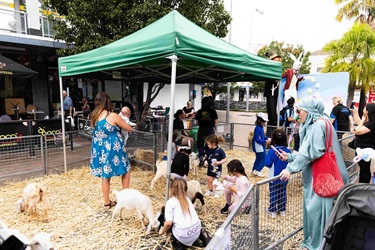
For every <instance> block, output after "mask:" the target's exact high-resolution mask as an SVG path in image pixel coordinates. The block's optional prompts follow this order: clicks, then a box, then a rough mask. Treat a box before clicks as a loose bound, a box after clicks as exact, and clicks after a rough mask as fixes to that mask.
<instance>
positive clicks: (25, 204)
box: [17, 182, 49, 217]
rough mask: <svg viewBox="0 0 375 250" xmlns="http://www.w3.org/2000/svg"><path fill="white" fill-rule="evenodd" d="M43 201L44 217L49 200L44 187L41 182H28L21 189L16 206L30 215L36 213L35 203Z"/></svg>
mask: <svg viewBox="0 0 375 250" xmlns="http://www.w3.org/2000/svg"><path fill="white" fill-rule="evenodd" d="M38 203H43V205H44V214H45V217H47V215H48V208H49V201H48V197H47V193H46V188H45V187H44V186H43V185H42V184H41V183H35V182H33V183H30V184H28V185H27V186H26V187H25V189H24V190H23V194H22V197H21V198H20V199H19V200H18V201H17V207H18V209H19V210H20V211H21V212H24V211H26V213H27V214H29V215H31V214H34V213H36V205H37V204H38Z"/></svg>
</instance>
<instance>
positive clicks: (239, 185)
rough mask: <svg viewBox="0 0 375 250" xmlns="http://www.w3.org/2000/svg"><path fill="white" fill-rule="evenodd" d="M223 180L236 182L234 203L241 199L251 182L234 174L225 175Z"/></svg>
mask: <svg viewBox="0 0 375 250" xmlns="http://www.w3.org/2000/svg"><path fill="white" fill-rule="evenodd" d="M225 180H227V181H230V182H233V183H234V182H235V183H236V189H237V193H236V194H233V195H234V203H237V202H239V201H240V200H241V198H242V196H243V195H245V194H246V191H247V190H248V189H249V187H250V185H251V183H250V181H249V179H248V178H247V177H246V176H244V175H242V176H240V177H236V176H225Z"/></svg>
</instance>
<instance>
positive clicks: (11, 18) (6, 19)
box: [0, 8, 55, 37]
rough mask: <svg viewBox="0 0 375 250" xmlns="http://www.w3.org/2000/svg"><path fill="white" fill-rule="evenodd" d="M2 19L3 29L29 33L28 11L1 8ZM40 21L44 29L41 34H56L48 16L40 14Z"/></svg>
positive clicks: (11, 31) (50, 35) (1, 26)
mask: <svg viewBox="0 0 375 250" xmlns="http://www.w3.org/2000/svg"><path fill="white" fill-rule="evenodd" d="M0 20H1V22H0V30H1V31H7V32H9V33H18V34H26V35H29V28H28V23H27V13H26V12H23V11H16V10H7V9H1V8H0ZM39 23H40V30H41V31H42V32H41V36H43V37H52V36H53V35H54V34H55V31H54V30H53V29H52V23H51V22H49V21H48V19H47V17H46V16H39Z"/></svg>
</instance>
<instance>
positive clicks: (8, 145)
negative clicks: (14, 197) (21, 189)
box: [0, 135, 44, 185]
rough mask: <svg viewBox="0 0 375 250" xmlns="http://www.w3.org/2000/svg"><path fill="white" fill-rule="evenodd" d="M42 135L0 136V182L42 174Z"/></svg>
mask: <svg viewBox="0 0 375 250" xmlns="http://www.w3.org/2000/svg"><path fill="white" fill-rule="evenodd" d="M41 145H42V137H41V136H39V135H36V136H15V137H11V138H0V184H1V185H3V184H5V182H7V181H18V180H23V179H25V178H27V177H30V176H35V177H36V176H42V175H44V152H43V150H41V148H42V147H41Z"/></svg>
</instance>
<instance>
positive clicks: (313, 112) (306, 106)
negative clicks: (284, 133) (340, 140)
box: [296, 98, 330, 141]
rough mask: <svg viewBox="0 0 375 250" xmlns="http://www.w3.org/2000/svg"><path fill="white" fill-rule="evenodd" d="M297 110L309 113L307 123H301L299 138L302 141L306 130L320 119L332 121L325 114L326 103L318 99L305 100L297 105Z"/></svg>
mask: <svg viewBox="0 0 375 250" xmlns="http://www.w3.org/2000/svg"><path fill="white" fill-rule="evenodd" d="M296 106H297V108H300V109H303V110H304V111H306V112H307V117H306V121H305V122H303V123H301V125H300V127H299V136H300V138H301V141H302V140H303V138H304V137H305V135H306V128H307V127H309V126H310V125H312V124H313V123H314V122H315V121H316V120H318V119H319V118H326V119H328V121H329V120H330V118H329V116H328V115H327V114H325V113H324V109H325V106H324V103H323V101H322V100H320V99H316V98H304V99H301V100H300V101H299V102H298V103H297V105H296Z"/></svg>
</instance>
